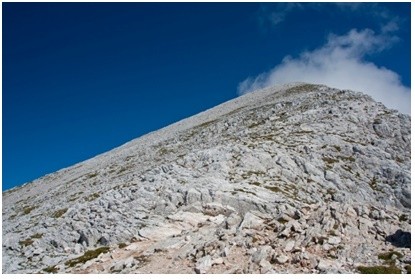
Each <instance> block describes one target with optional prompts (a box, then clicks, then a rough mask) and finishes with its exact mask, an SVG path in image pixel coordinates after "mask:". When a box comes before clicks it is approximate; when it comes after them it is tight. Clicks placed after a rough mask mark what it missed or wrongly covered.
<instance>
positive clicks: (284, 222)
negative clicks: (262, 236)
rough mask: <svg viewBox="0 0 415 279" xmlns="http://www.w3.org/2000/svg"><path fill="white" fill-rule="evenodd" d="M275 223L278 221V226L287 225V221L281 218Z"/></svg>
mask: <svg viewBox="0 0 415 279" xmlns="http://www.w3.org/2000/svg"><path fill="white" fill-rule="evenodd" d="M277 221H278V223H280V224H287V223H288V221H287V220H285V219H284V218H283V217H280V218H278V219H277Z"/></svg>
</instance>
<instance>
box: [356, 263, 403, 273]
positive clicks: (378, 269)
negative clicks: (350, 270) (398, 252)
mask: <svg viewBox="0 0 415 279" xmlns="http://www.w3.org/2000/svg"><path fill="white" fill-rule="evenodd" d="M357 270H358V271H359V272H360V273H362V274H401V270H400V269H399V268H397V267H396V266H393V265H390V266H383V265H377V266H358V267H357Z"/></svg>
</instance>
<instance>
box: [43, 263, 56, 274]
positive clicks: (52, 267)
mask: <svg viewBox="0 0 415 279" xmlns="http://www.w3.org/2000/svg"><path fill="white" fill-rule="evenodd" d="M42 270H43V271H44V272H47V273H58V271H59V269H58V268H57V267H56V265H53V266H49V267H47V268H44V269H42Z"/></svg>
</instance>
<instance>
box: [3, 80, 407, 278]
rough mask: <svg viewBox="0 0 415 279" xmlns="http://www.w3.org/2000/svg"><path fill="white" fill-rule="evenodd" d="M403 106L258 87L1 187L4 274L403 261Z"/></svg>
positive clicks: (308, 88) (357, 266) (289, 269)
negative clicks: (108, 148)
mask: <svg viewBox="0 0 415 279" xmlns="http://www.w3.org/2000/svg"><path fill="white" fill-rule="evenodd" d="M410 121H411V120H410V117H409V116H407V115H403V114H400V113H398V112H397V111H395V110H390V109H387V108H386V107H385V106H384V105H382V104H381V103H377V102H375V101H374V100H373V99H372V98H370V97H369V96H367V95H364V94H362V93H356V92H351V91H344V90H338V89H333V88H328V87H326V86H322V85H311V84H302V83H296V84H289V85H284V86H276V87H271V88H267V89H264V90H260V91H256V92H254V93H251V94H247V95H244V96H241V97H239V98H236V99H234V100H231V101H229V102H226V103H224V104H222V105H220V106H217V107H215V108H213V109H210V110H207V111H205V112H203V113H200V114H198V115H195V116H193V117H190V118H188V119H185V120H182V121H180V122H178V123H175V124H173V125H170V126H168V127H166V128H164V129H161V130H159V131H156V132H154V133H150V134H148V135H145V136H143V137H140V138H138V139H136V140H133V141H131V142H129V143H127V144H125V145H123V146H121V147H119V148H116V149H114V150H112V151H110V152H107V153H105V154H102V155H100V156H97V157H95V158H92V159H90V160H88V161H85V162H82V163H79V164H77V165H75V166H73V167H70V168H66V169H63V170H61V171H58V172H56V173H53V174H50V175H47V176H45V177H42V178H40V179H38V180H35V181H33V182H30V183H27V184H25V185H23V186H21V187H18V188H15V189H12V190H10V191H6V192H4V193H3V215H2V217H3V243H2V245H3V250H2V253H3V254H2V256H3V266H2V268H3V273H371V272H381V273H390V272H392V273H393V272H395V273H408V272H410V256H411V251H410V234H411V216H410V205H411V201H410V198H411V197H410V182H411V177H410V159H411V153H410V141H411V130H410Z"/></svg>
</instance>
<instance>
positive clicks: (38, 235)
mask: <svg viewBox="0 0 415 279" xmlns="http://www.w3.org/2000/svg"><path fill="white" fill-rule="evenodd" d="M42 236H43V233H36V234H34V235H32V236H31V237H30V238H32V239H33V238H38V239H39V238H42Z"/></svg>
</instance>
